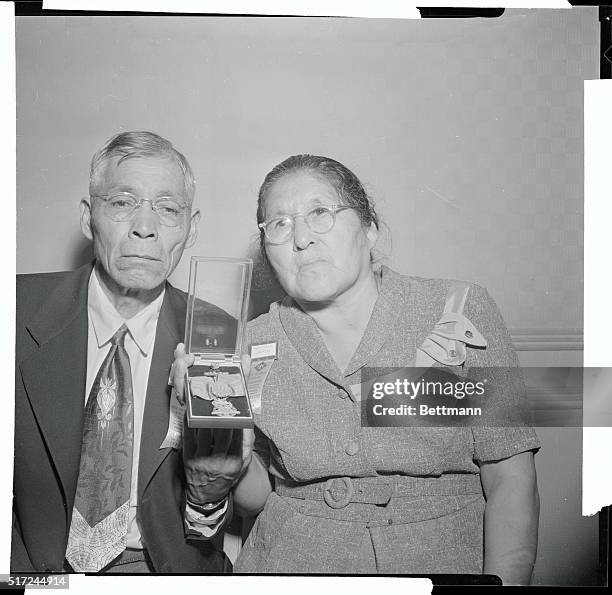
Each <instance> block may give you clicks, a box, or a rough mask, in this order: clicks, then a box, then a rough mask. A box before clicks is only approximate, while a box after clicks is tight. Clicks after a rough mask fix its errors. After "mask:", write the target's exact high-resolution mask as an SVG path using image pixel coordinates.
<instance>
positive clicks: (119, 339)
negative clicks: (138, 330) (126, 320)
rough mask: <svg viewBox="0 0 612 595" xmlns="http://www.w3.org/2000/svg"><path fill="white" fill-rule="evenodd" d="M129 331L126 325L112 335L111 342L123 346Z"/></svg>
mask: <svg viewBox="0 0 612 595" xmlns="http://www.w3.org/2000/svg"><path fill="white" fill-rule="evenodd" d="M127 332H128V327H127V326H125V324H124V325H122V326H121V328H120V329H119V330H118V331H117V332H116V333H115V334H114V335H113V336H112V338H111V343H112V344H113V345H120V346H121V347H123V341H124V339H125V335H126V334H127Z"/></svg>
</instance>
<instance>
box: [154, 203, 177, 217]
mask: <svg viewBox="0 0 612 595" xmlns="http://www.w3.org/2000/svg"><path fill="white" fill-rule="evenodd" d="M155 209H156V211H157V212H158V213H159V214H160V215H174V216H177V215H180V214H181V212H182V210H183V209H182V208H181V206H180V205H178V204H177V203H175V202H172V201H163V202H158V203H155Z"/></svg>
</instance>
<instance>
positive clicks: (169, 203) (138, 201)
mask: <svg viewBox="0 0 612 595" xmlns="http://www.w3.org/2000/svg"><path fill="white" fill-rule="evenodd" d="M92 198H99V199H101V200H103V201H104V214H105V215H106V216H107V217H108V218H109V219H111V220H113V221H117V222H121V221H127V220H128V219H130V218H131V217H132V216H133V215H134V213H135V212H136V211H137V210H138V209H139V208H140V207H141V206H142V203H143V202H148V203H150V204H151V209H153V211H155V213H156V214H157V216H158V217H159V222H160V223H161V224H162V225H165V226H167V227H177V226H178V225H181V223H183V221H184V215H185V212H186V211H187V210H188V207H187V205H185V204H182V203H180V202H178V201H177V200H175V199H174V198H170V197H162V198H158V199H156V200H150V199H148V198H138V197H136V196H134V195H133V194H130V193H129V192H115V193H113V194H94V195H92Z"/></svg>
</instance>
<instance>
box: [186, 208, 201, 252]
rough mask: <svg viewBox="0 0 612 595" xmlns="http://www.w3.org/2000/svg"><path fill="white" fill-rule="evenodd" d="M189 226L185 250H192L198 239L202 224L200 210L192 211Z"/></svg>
mask: <svg viewBox="0 0 612 595" xmlns="http://www.w3.org/2000/svg"><path fill="white" fill-rule="evenodd" d="M189 223H190V225H189V234H188V235H187V240H186V241H185V248H191V247H192V246H193V245H194V244H195V242H196V240H197V239H198V224H199V223H200V209H194V210H193V211H191V220H190V222H189Z"/></svg>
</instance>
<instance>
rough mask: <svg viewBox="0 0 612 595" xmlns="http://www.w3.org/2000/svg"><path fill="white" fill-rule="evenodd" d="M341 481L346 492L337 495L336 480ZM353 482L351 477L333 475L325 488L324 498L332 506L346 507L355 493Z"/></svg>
mask: <svg viewBox="0 0 612 595" xmlns="http://www.w3.org/2000/svg"><path fill="white" fill-rule="evenodd" d="M336 481H339V482H341V483H342V484H343V488H344V494H343V495H342V496H341V497H336V495H335V494H334V489H333V486H334V482H336ZM354 491H355V490H354V488H353V482H352V481H351V478H350V477H333V478H332V479H328V480H327V482H326V483H325V487H324V488H323V500H325V503H326V504H327V506H329V507H330V508H344V507H345V506H346V505H347V504H348V503H349V502H350V501H351V498H352V497H353V493H354Z"/></svg>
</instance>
